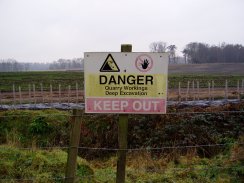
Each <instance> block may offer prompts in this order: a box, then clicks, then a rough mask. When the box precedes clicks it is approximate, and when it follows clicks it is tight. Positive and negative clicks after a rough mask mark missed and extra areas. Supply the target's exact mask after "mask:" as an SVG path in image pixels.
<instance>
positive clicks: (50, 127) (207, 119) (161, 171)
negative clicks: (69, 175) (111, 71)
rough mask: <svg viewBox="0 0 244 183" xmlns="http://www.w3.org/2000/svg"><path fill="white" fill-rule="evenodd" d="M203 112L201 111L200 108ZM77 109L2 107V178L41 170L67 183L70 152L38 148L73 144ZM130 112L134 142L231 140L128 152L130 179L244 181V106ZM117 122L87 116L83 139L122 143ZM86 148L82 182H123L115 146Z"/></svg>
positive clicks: (130, 182) (40, 176) (94, 143)
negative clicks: (172, 113) (71, 134)
mask: <svg viewBox="0 0 244 183" xmlns="http://www.w3.org/2000/svg"><path fill="white" fill-rule="evenodd" d="M243 105H244V104H242V105H241V104H236V105H234V104H233V105H231V104H229V105H227V106H222V107H219V109H217V108H216V107H213V108H206V109H205V108H203V109H202V110H203V112H204V111H213V110H215V111H216V112H217V111H218V110H219V111H228V110H229V111H230V110H234V111H235V110H239V111H242V110H243ZM182 110H183V111H189V110H190V111H193V110H195V109H192V108H191V109H187V108H186V109H182ZM170 111H179V112H180V109H175V108H171V109H170ZM183 111H182V112H183ZM190 111H189V112H190ZM197 111H201V110H200V109H199V108H198V109H197ZM69 115H70V112H69V111H58V110H39V111H30V110H13V111H1V112H0V143H1V144H2V145H0V159H1V161H0V179H1V178H2V179H25V178H26V179H28V178H30V177H35V179H36V181H35V182H37V183H41V182H51V183H52V182H62V181H61V180H60V179H59V178H62V177H63V176H64V171H65V163H66V161H67V154H66V152H64V151H61V150H58V149H57V150H55V151H50V150H46V151H45V150H38V147H43V146H45V147H46V146H68V144H69V132H70V119H69V117H68V116H69ZM129 119H130V123H129V130H128V147H129V148H137V147H138V148H143V147H144V148H146V147H163V146H174V145H177V144H181V145H195V144H218V143H221V144H226V143H228V146H223V147H222V146H220V147H201V148H187V149H179V150H176V149H172V150H167V149H165V150H163V151H148V150H145V151H132V152H128V156H127V169H126V170H127V177H126V182H127V183H143V182H145V183H148V182H154V183H160V182H169V183H171V182H172V183H173V182H176V183H191V182H192V183H194V182H200V183H201V182H204V183H205V182H206V183H208V182H209V183H212V182H216V183H222V182H226V183H232V182H234V183H241V180H242V179H243V177H244V168H243V166H244V164H243V145H238V144H237V143H239V144H240V143H242V144H243V140H244V138H243V133H241V132H242V131H243V123H242V122H243V119H244V116H243V114H242V113H241V114H235V113H234V114H231V113H230V114H221V113H220V114H218V113H216V114H200V115H199V114H198V115H192V114H191V115H185V116H181V115H175V116H167V115H151V116H148V115H130V118H129ZM116 121H117V115H84V118H83V123H82V129H81V139H80V146H86V147H108V148H116V147H117V123H116ZM233 144H234V145H233ZM16 147H20V148H21V147H33V148H37V150H33V151H30V150H23V149H22V150H21V149H18V148H16ZM79 155H80V157H86V160H82V159H80V158H79V160H78V161H80V163H78V164H79V166H78V169H77V175H78V177H79V178H80V181H79V182H82V183H83V182H85V183H86V182H91V183H103V182H107V183H110V182H111V183H113V182H115V177H116V162H117V157H116V155H115V153H114V152H111V151H110V152H107V151H99V150H86V149H84V150H80V151H79ZM90 175H91V177H89V178H88V179H87V178H85V176H90ZM50 178H57V179H55V180H54V179H50ZM0 182H1V181H0ZM4 182H14V181H11V180H9V181H4Z"/></svg>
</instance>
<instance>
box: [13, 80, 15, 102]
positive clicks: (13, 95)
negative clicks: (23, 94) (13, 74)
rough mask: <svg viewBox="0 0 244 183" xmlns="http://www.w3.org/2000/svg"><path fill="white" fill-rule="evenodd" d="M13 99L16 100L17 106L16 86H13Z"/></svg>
mask: <svg viewBox="0 0 244 183" xmlns="http://www.w3.org/2000/svg"><path fill="white" fill-rule="evenodd" d="M13 98H14V105H15V104H16V95H15V84H13Z"/></svg>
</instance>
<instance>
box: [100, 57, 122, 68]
mask: <svg viewBox="0 0 244 183" xmlns="http://www.w3.org/2000/svg"><path fill="white" fill-rule="evenodd" d="M109 56H110V57H111V58H112V60H113V62H114V63H115V65H116V67H117V68H118V70H117V71H113V70H110V71H108V70H107V71H104V70H102V68H103V67H104V66H105V64H106V63H107V59H108V57H109ZM100 72H120V69H119V67H118V65H117V63H116V62H115V60H114V58H113V56H112V55H111V54H110V53H109V54H108V56H107V57H106V59H105V61H104V62H103V65H102V67H101V68H100Z"/></svg>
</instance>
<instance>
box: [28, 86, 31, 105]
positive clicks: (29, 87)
mask: <svg viewBox="0 0 244 183" xmlns="http://www.w3.org/2000/svg"><path fill="white" fill-rule="evenodd" d="M28 89H29V104H31V86H30V84H29V85H28Z"/></svg>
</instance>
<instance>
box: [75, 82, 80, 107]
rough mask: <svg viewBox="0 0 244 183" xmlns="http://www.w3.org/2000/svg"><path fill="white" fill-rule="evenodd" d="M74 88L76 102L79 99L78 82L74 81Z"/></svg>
mask: <svg viewBox="0 0 244 183" xmlns="http://www.w3.org/2000/svg"><path fill="white" fill-rule="evenodd" d="M75 89H76V103H78V102H79V101H78V99H79V92H78V89H79V88H78V83H77V82H76V83H75Z"/></svg>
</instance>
